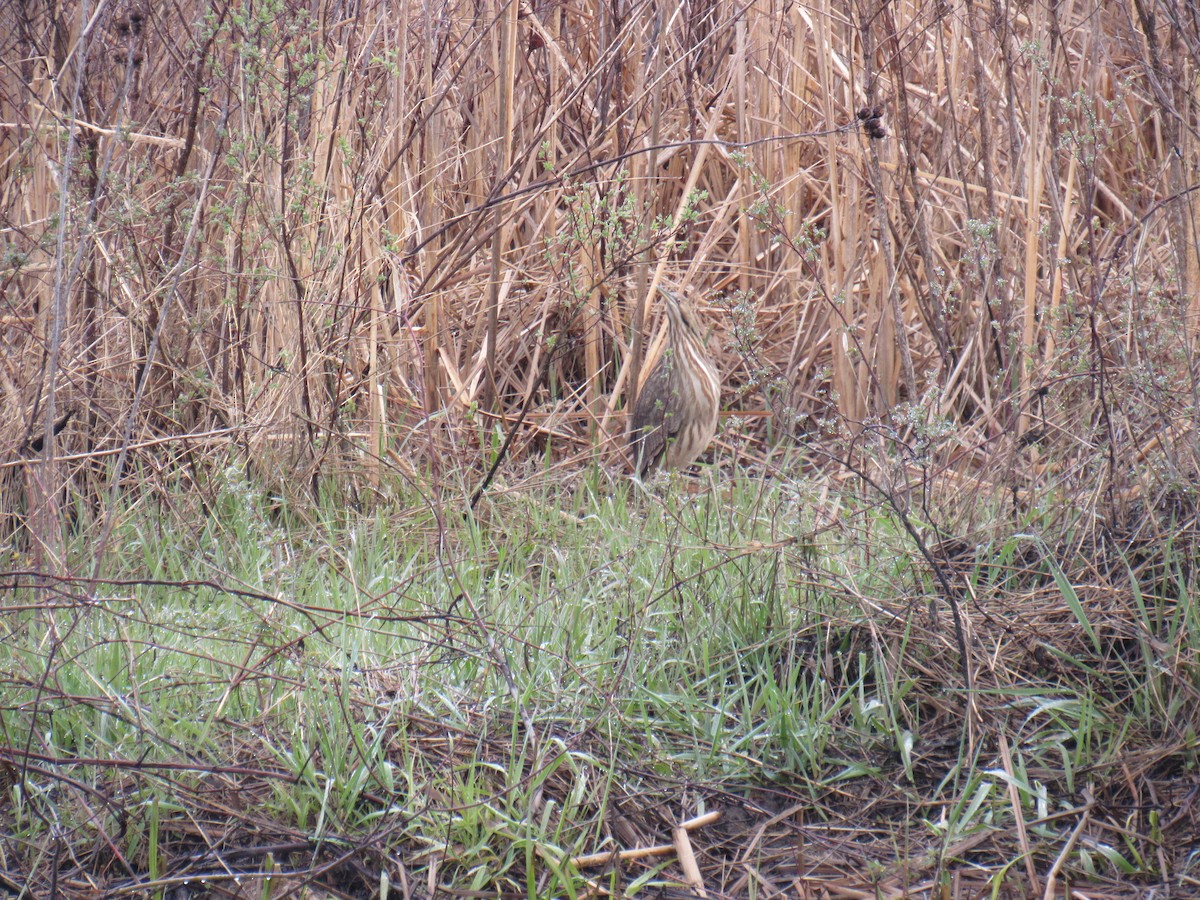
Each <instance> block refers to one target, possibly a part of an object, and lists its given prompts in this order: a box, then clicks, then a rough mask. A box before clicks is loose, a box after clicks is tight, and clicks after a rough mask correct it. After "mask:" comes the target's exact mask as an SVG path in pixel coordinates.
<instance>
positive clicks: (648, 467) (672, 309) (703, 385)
mask: <svg viewBox="0 0 1200 900" xmlns="http://www.w3.org/2000/svg"><path fill="white" fill-rule="evenodd" d="M659 290H661V291H662V293H663V296H664V297H666V299H667V345H666V347H664V348H663V352H662V356H660V357H659V359H658V362H657V363H656V364H655V366H654V369H653V370H652V371H651V372H650V375H649V376H648V377H647V378H646V381H645V383H644V384H643V385H642V389H641V390H640V391H639V392H638V397H637V405H636V406H635V407H634V409H633V430H632V434H631V438H630V449H632V451H633V459H634V469H635V471H636V472H637V474H638V477H639V478H640V477H642V476H644V475H646V474H647V473H648V472H651V471H653V470H654V468H655V467H656V466H658V465H660V464H661V465H666V466H667V467H668V468H681V467H683V466H686V465H687V464H688V463H690V462H692V460H694V459H695V458H696V457H697V456H699V455H700V454H701V453H703V452H704V450H705V448H707V447H708V444H709V442H710V441H711V440H712V438H713V435H714V434H715V433H716V431H717V404H718V401H719V400H720V398H721V380H720V378H718V377H717V367H716V366H715V365H713V361H712V360H711V359H710V358H709V356H708V347H707V346H706V345H705V340H704V331H703V329H702V327H701V323H700V320H699V318H698V317H697V316H696V311H695V310H694V309H693V308H692V307H691V305H690V304H689V303H688V302H687V301H685V300H683V299H681V298H680V297H677V296H675V294H672V293H671V292H670V291H668V290H666V289H665V288H661V287H660V288H659Z"/></svg>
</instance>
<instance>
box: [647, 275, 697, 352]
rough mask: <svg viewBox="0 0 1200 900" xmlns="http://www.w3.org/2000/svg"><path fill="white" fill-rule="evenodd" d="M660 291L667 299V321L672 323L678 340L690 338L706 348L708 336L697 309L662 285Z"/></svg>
mask: <svg viewBox="0 0 1200 900" xmlns="http://www.w3.org/2000/svg"><path fill="white" fill-rule="evenodd" d="M658 289H659V291H660V292H661V293H662V295H663V297H664V298H666V301H667V320H668V321H669V322H670V323H671V330H672V331H674V332H675V334H676V340H683V339H686V338H690V339H692V340H693V341H695V342H696V343H698V344H699V345H700V346H701V347H703V346H705V345H706V344H707V341H706V337H707V334H706V332H705V330H704V323H703V322H702V321H701V320H700V315H699V313H697V312H696V308H695V307H694V306H692V304H691V303H690V302H688V300H687V299H685V298H684V297H681V296H680V295H679V294H676V293H675V292H674V291H671V290H668V289H667V288H665V287H663V286H662V285H661V284H660V285H659V286H658Z"/></svg>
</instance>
